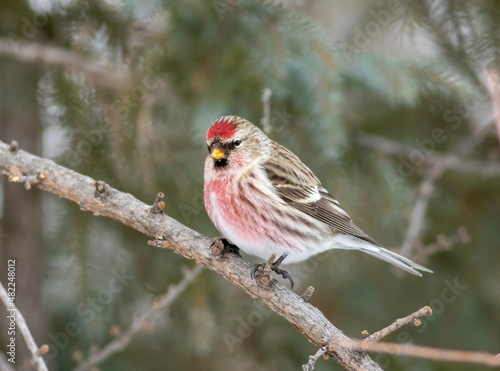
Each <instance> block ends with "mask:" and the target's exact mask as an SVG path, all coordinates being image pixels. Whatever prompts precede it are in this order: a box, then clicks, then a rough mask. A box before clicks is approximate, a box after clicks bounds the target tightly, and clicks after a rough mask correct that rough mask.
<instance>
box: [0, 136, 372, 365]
mask: <svg viewBox="0 0 500 371" xmlns="http://www.w3.org/2000/svg"><path fill="white" fill-rule="evenodd" d="M0 169H3V170H4V173H6V174H7V175H9V176H10V180H11V181H13V180H14V178H15V177H17V179H18V181H19V180H20V177H19V173H21V174H22V175H24V176H32V177H33V176H35V177H37V178H38V179H39V181H38V182H34V184H31V185H32V186H36V187H38V188H40V189H42V190H45V191H47V192H50V193H54V194H56V195H58V196H60V197H64V198H67V199H68V200H71V201H74V202H76V203H78V205H80V208H81V209H82V210H87V211H91V212H93V213H94V215H102V216H105V217H108V218H111V219H113V220H116V221H118V222H120V223H122V224H125V225H127V226H129V227H131V228H133V229H135V230H137V231H139V232H141V233H144V234H145V235H147V236H149V237H150V238H152V239H155V240H161V241H163V242H164V246H166V247H168V248H169V249H170V250H172V251H174V252H175V253H177V254H179V255H182V256H184V257H186V258H188V259H193V260H195V261H196V262H197V263H199V264H202V265H204V266H206V267H207V268H208V269H210V270H213V271H214V272H216V273H218V274H220V275H221V276H223V277H224V278H226V279H227V280H228V281H230V282H231V283H232V284H233V285H235V286H237V287H239V288H241V289H242V290H243V291H244V292H245V293H247V294H248V295H249V296H250V297H251V298H252V299H254V300H256V301H259V302H261V303H264V304H266V305H267V306H269V308H271V309H272V310H273V311H274V312H276V313H277V314H279V315H280V316H282V317H284V318H285V319H286V320H287V321H289V322H290V323H292V324H293V325H294V326H295V327H296V328H297V329H298V330H299V332H301V333H302V334H303V335H304V336H305V337H306V338H307V339H308V340H309V341H310V342H312V343H314V344H316V345H317V346H318V347H321V346H324V343H325V342H326V341H328V343H329V344H330V345H331V346H332V349H334V351H333V352H332V354H331V355H332V357H333V358H334V359H335V361H336V362H337V363H339V364H340V365H341V366H342V367H344V368H345V369H347V370H380V367H379V365H378V364H377V363H375V362H374V361H373V360H372V359H371V358H370V357H369V356H368V355H367V354H366V353H364V352H363V351H361V350H359V349H354V348H355V346H354V343H353V342H352V341H351V340H350V339H349V338H348V337H347V336H345V335H344V334H343V333H342V331H340V330H339V329H338V328H336V327H335V326H334V325H333V324H332V323H330V322H329V321H328V320H327V319H326V318H325V316H324V315H323V313H321V311H319V310H318V309H317V308H316V307H314V306H312V305H311V304H309V303H308V302H306V301H304V300H303V299H302V298H301V297H299V296H298V295H296V294H295V293H293V292H292V291H290V290H288V289H287V288H286V287H285V286H283V285H281V284H280V283H278V281H276V280H272V281H271V282H270V284H269V285H268V286H263V285H261V284H259V283H258V282H257V281H256V280H254V279H252V278H251V277H250V268H251V267H250V265H249V264H248V263H247V262H246V261H244V260H243V259H242V258H241V257H239V256H237V255H235V254H226V255H225V256H224V257H220V256H219V255H214V254H212V249H210V246H211V244H212V241H213V240H212V239H210V238H208V237H206V236H203V235H201V234H199V233H197V232H195V231H193V230H191V229H190V228H188V227H186V226H184V225H183V224H181V223H179V222H178V221H176V220H174V219H172V218H171V217H169V216H167V215H164V214H151V213H150V212H149V211H148V210H149V206H148V205H146V204H144V203H143V202H141V201H139V200H137V199H136V198H134V197H133V196H132V195H130V194H128V193H122V192H119V191H117V190H116V189H114V188H112V187H109V188H107V189H105V192H103V193H102V194H99V195H98V197H95V192H96V188H95V186H93V185H92V184H93V183H94V179H91V178H89V177H87V176H84V175H81V174H78V173H76V172H74V171H72V170H69V169H66V168H64V167H62V166H59V165H57V164H55V163H54V162H53V161H50V160H46V159H42V158H40V157H37V156H34V155H32V154H30V153H27V152H25V151H23V150H17V151H14V152H11V151H9V146H8V145H7V144H5V143H3V142H1V141H0ZM42 174H43V176H41V175H42ZM327 339H328V340H327Z"/></svg>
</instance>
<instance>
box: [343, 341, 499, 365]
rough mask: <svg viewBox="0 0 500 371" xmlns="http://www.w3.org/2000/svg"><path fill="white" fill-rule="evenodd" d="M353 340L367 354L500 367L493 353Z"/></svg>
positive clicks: (497, 358) (497, 357)
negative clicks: (383, 354) (373, 353)
mask: <svg viewBox="0 0 500 371" xmlns="http://www.w3.org/2000/svg"><path fill="white" fill-rule="evenodd" d="M351 340H353V341H354V342H355V343H357V344H358V347H359V348H358V349H362V350H364V351H367V352H375V353H385V354H392V355H395V356H409V357H417V358H424V359H430V360H434V361H439V362H460V363H474V364H478V365H487V366H491V367H495V366H497V367H498V366H500V357H499V356H497V355H496V354H492V353H486V352H472V351H467V350H453V349H442V348H431V347H424V346H420V345H413V344H397V343H385V342H376V343H365V340H362V339H351ZM363 344H364V345H363Z"/></svg>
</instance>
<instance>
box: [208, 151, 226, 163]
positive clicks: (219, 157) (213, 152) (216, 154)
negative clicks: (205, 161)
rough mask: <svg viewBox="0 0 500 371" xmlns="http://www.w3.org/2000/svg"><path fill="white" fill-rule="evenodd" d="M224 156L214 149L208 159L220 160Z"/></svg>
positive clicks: (222, 152)
mask: <svg viewBox="0 0 500 371" xmlns="http://www.w3.org/2000/svg"><path fill="white" fill-rule="evenodd" d="M225 155H226V153H225V152H224V151H222V150H220V149H218V148H216V149H214V150H213V151H212V153H211V154H210V157H212V158H215V159H216V160H220V159H221V158H223V157H224V156H225Z"/></svg>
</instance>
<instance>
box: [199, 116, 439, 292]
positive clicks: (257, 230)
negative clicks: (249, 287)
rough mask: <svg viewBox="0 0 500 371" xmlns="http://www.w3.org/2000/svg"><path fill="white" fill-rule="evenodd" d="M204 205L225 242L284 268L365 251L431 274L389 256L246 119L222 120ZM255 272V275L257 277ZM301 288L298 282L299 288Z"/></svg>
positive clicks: (213, 131)
mask: <svg viewBox="0 0 500 371" xmlns="http://www.w3.org/2000/svg"><path fill="white" fill-rule="evenodd" d="M207 147H208V153H209V154H208V157H207V159H206V161H205V187H204V198H205V208H206V210H207V213H208V215H209V217H210V219H211V220H212V222H213V223H214V224H215V226H216V227H217V229H218V230H219V231H220V232H221V233H222V235H223V236H224V237H225V238H227V239H228V240H229V241H231V242H232V243H234V244H235V245H236V246H238V247H240V248H242V249H243V250H244V251H246V252H247V253H249V254H252V255H256V256H258V257H260V258H262V259H266V260H267V259H269V257H270V256H271V255H272V254H275V255H276V256H280V259H278V260H277V261H276V263H275V264H274V265H273V270H274V271H276V272H277V273H279V274H282V275H283V276H284V277H286V278H289V277H288V276H287V274H286V272H285V271H282V270H280V269H279V268H278V267H277V266H278V265H279V263H281V261H283V259H284V258H285V256H286V262H287V263H294V262H299V261H302V260H304V259H306V258H308V257H310V256H312V255H315V254H318V253H321V252H323V251H326V250H329V249H348V250H360V251H362V252H365V253H367V254H370V255H373V256H375V257H376V258H379V259H382V260H385V261H386V262H389V263H391V264H393V265H395V266H397V267H399V268H401V269H404V270H405V271H407V272H410V273H412V274H415V275H417V276H421V274H420V272H418V271H417V269H418V270H421V271H425V272H432V271H431V270H429V269H427V268H425V267H423V266H421V265H419V264H417V263H414V262H413V261H411V260H409V259H407V258H405V257H403V256H401V255H398V254H396V253H394V252H392V251H390V250H387V249H384V248H383V247H381V246H380V245H379V244H378V243H377V242H375V241H374V240H373V239H372V238H371V237H370V236H368V235H367V234H366V233H364V232H363V231H362V230H361V229H360V228H358V227H357V226H356V225H355V224H354V223H353V222H352V220H351V218H350V217H349V215H347V213H346V212H345V211H344V210H343V209H342V208H341V207H340V204H339V202H338V201H337V200H336V199H335V198H334V197H333V196H332V195H331V194H329V193H328V191H327V190H326V189H324V188H323V187H322V185H321V182H320V181H319V180H318V179H317V178H316V176H315V175H314V174H313V172H312V171H311V170H310V169H309V168H308V167H307V166H306V165H304V164H303V163H302V162H301V161H300V160H299V158H298V157H297V156H295V155H294V154H293V153H292V152H290V151H289V150H287V149H286V148H284V147H283V146H281V145H280V144H278V143H276V142H274V141H273V140H271V139H269V138H268V137H267V136H266V135H265V134H264V133H263V132H262V131H261V130H260V129H258V128H257V127H256V126H254V125H253V124H252V123H250V122H249V121H247V120H245V119H242V118H240V117H238V116H224V117H221V118H220V119H219V120H217V121H216V122H215V123H214V124H213V125H212V126H211V127H210V129H209V130H208V134H207ZM253 272H254V271H253ZM292 286H293V281H292Z"/></svg>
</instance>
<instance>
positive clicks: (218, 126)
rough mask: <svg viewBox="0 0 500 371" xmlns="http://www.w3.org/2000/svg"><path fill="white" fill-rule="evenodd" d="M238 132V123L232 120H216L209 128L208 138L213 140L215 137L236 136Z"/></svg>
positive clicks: (227, 137)
mask: <svg viewBox="0 0 500 371" xmlns="http://www.w3.org/2000/svg"><path fill="white" fill-rule="evenodd" d="M235 132H236V124H235V123H234V122H231V121H225V120H223V121H216V122H215V124H213V125H212V126H211V127H210V129H209V130H208V134H207V140H211V139H213V138H215V137H219V138H221V139H229V138H232V137H233V136H234V133H235Z"/></svg>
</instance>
